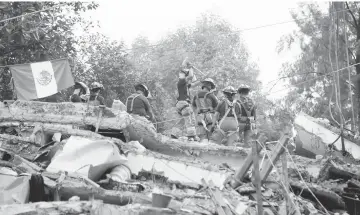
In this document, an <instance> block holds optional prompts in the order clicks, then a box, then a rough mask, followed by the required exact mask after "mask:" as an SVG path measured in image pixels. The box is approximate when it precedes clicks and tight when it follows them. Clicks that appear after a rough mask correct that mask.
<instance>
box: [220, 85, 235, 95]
mask: <svg viewBox="0 0 360 215" xmlns="http://www.w3.org/2000/svg"><path fill="white" fill-rule="evenodd" d="M222 91H223V93H224V94H227V95H235V94H236V90H235V88H234V87H232V86H227V87H225V88H224V89H223V90H222Z"/></svg>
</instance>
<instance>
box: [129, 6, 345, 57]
mask: <svg viewBox="0 0 360 215" xmlns="http://www.w3.org/2000/svg"><path fill="white" fill-rule="evenodd" d="M348 10H350V9H345V10H339V11H335V12H333V13H340V12H344V11H348ZM329 14H331V13H328V15H329ZM322 15H323V14H321V15H320V16H322ZM324 15H326V14H324ZM311 18H312V17H308V18H302V19H297V20H288V21H283V22H277V23H273V24H268V25H261V26H257V27H252V28H244V29H241V30H237V31H234V32H232V33H220V34H218V35H224V34H225V35H231V34H235V33H240V32H245V31H250V30H256V29H260V28H267V27H272V26H276V25H282V24H287V23H291V22H296V21H300V20H306V19H311ZM165 44H166V43H157V44H154V45H148V46H141V47H137V48H128V49H122V51H131V50H137V49H144V48H145V49H146V48H154V47H158V46H162V45H165Z"/></svg>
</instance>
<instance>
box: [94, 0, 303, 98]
mask: <svg viewBox="0 0 360 215" xmlns="http://www.w3.org/2000/svg"><path fill="white" fill-rule="evenodd" d="M98 3H99V5H100V6H99V8H98V9H97V10H96V11H91V12H89V13H88V14H87V15H88V16H89V17H90V18H91V19H92V20H94V21H98V22H99V24H100V26H101V29H100V31H101V32H102V33H103V34H105V35H107V36H109V37H110V38H112V39H115V40H122V41H125V43H126V44H127V45H129V46H130V45H131V43H132V41H133V40H134V39H135V38H136V37H137V36H139V35H143V36H147V37H148V38H149V39H150V41H151V42H152V43H156V42H157V41H158V40H159V39H160V38H161V37H164V36H165V35H166V34H167V33H169V32H171V31H174V30H175V29H177V28H179V27H181V26H186V25H193V24H195V21H196V19H197V18H198V17H200V15H201V14H202V13H206V12H210V13H213V14H216V15H219V16H221V17H222V18H223V19H225V20H226V21H228V22H229V23H230V24H232V25H233V26H234V27H235V28H238V29H249V28H255V27H259V28H257V29H252V30H245V31H243V32H242V36H243V39H244V42H245V44H246V45H247V47H248V50H249V52H250V54H251V58H252V59H253V60H254V61H255V62H256V63H257V64H258V66H259V68H260V75H259V77H258V80H260V81H261V82H262V83H263V84H264V86H265V89H269V88H271V86H272V84H268V83H269V82H270V81H272V80H275V79H276V78H277V75H278V73H279V71H280V68H281V65H282V64H283V63H284V62H287V61H290V62H291V61H293V60H294V59H295V57H296V56H297V55H298V54H299V51H298V50H296V47H295V49H294V50H291V51H287V52H284V53H282V54H278V53H277V51H276V47H277V43H278V41H279V40H280V38H281V36H283V35H287V34H290V33H291V32H292V31H294V30H297V27H296V24H295V23H294V22H289V23H285V24H279V25H273V26H268V27H261V26H266V25H272V24H274V23H279V22H286V21H291V20H292V17H291V15H290V10H294V9H296V8H297V3H296V2H293V1H239V0H237V1H236V0H181V1H180V0H177V1H175V0H151V1H148V0H116V1H101V2H100V1H99V2H98ZM283 88H284V86H282V85H281V84H279V85H278V86H277V87H275V88H274V89H273V91H279V90H281V89H283ZM285 94H286V91H283V92H277V93H275V94H271V95H270V96H269V97H270V98H281V97H282V96H284V95H285Z"/></svg>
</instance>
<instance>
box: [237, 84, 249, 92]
mask: <svg viewBox="0 0 360 215" xmlns="http://www.w3.org/2000/svg"><path fill="white" fill-rule="evenodd" d="M250 89H251V88H250V86H249V85H247V84H240V86H239V88H238V91H240V90H249V91H250Z"/></svg>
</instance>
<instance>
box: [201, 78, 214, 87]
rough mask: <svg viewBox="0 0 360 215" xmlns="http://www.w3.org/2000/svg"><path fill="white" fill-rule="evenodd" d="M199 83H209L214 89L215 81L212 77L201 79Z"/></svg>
mask: <svg viewBox="0 0 360 215" xmlns="http://www.w3.org/2000/svg"><path fill="white" fill-rule="evenodd" d="M201 83H203V84H204V85H205V84H210V86H211V89H215V87H216V85H215V82H214V80H213V79H212V78H206V79H205V80H203V81H201Z"/></svg>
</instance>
